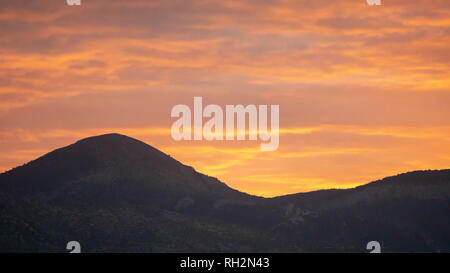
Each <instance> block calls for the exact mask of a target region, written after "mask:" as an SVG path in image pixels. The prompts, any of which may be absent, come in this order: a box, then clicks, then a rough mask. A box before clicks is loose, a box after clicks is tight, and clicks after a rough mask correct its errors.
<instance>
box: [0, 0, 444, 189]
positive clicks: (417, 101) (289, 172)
mask: <svg viewBox="0 0 450 273" xmlns="http://www.w3.org/2000/svg"><path fill="white" fill-rule="evenodd" d="M382 2H383V6H380V7H377V6H368V5H367V4H366V1H365V0H350V1H330V0H327V1H325V0H315V1H293V0H277V1H275V0H252V1H244V0H239V1H234V0H231V1H230V0H227V1H216V0H215V1H212V0H190V1H186V0H178V1H171V0H168V1H144V0H140V1H130V0H127V1H125V0H121V1H119V0H105V1H100V0H82V5H81V6H80V7H76V6H67V5H66V1H65V0H48V1H28V0H22V1H21V0H15V1H1V0H0V31H1V32H0V33H1V35H0V171H5V170H7V169H9V168H11V167H14V166H17V165H21V164H23V163H25V162H27V161H29V160H31V159H34V158H36V157H38V156H40V155H42V154H44V153H46V152H48V151H50V150H53V149H55V148H58V147H60V146H65V145H68V144H70V143H72V142H74V141H76V140H77V139H79V138H82V137H87V136H91V135H98V134H102V133H109V132H119V133H123V134H126V135H129V136H132V137H136V138H138V139H141V140H143V141H145V142H147V143H149V144H150V145H152V146H155V147H156V148H158V149H160V150H162V151H163V152H166V153H169V154H170V155H172V156H173V157H175V158H176V159H178V160H180V161H181V162H183V163H184V164H187V165H191V166H193V167H194V168H195V169H196V170H198V171H200V172H203V173H205V174H208V175H211V176H216V177H218V178H219V179H220V180H222V181H224V182H226V183H227V184H228V185H230V186H231V187H234V188H237V189H239V190H242V191H246V192H249V193H253V194H258V195H264V196H274V195H280V194H287V193H295V192H301V191H310V190H315V189H321V188H335V187H338V188H342V187H352V186H356V185H359V184H364V183H366V182H369V181H371V180H374V179H378V178H382V177H384V176H388V175H394V174H397V173H400V172H405V171H410V170H417V169H442V168H449V167H450V118H449V117H450V107H449V102H450V70H449V64H450V3H449V1H448V0H441V1H429V0H428V1H425V0H419V1H406V0H405V1H400V0H384V1H382ZM194 96H202V97H203V100H204V104H205V105H206V104H219V105H221V106H222V107H224V106H225V105H226V104H243V105H247V104H269V105H271V104H279V105H280V131H281V133H280V146H279V148H278V150H277V151H275V152H261V151H260V150H259V143H255V142H254V141H239V142H238V141H235V142H225V141H212V142H210V141H201V142H194V141H181V142H176V141H173V140H172V137H171V135H170V127H171V125H172V122H173V121H174V119H171V118H170V110H171V108H172V107H173V106H174V105H176V104H188V105H192V101H193V97H194Z"/></svg>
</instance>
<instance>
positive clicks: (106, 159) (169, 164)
mask: <svg viewBox="0 0 450 273" xmlns="http://www.w3.org/2000/svg"><path fill="white" fill-rule="evenodd" d="M0 189H4V190H7V191H10V192H16V193H20V194H25V195H28V194H36V193H44V194H46V195H53V194H55V193H56V192H58V193H59V194H61V196H63V195H64V194H65V193H66V192H67V191H72V192H75V191H76V192H77V195H78V196H79V195H80V193H81V192H84V194H83V195H84V196H90V195H91V194H92V193H93V192H95V193H96V194H99V195H103V196H105V195H108V198H107V199H108V200H110V201H111V200H115V201H119V202H120V201H123V200H124V199H125V198H124V197H125V196H127V197H129V199H135V200H138V199H140V200H149V199H153V200H156V199H158V200H159V199H161V198H163V197H164V196H166V197H169V198H166V199H168V200H169V199H172V201H173V200H175V199H176V200H178V199H179V198H184V196H195V195H202V196H209V195H210V196H211V197H212V196H214V195H216V194H219V195H221V196H222V195H227V196H228V195H229V194H232V195H235V194H236V193H238V192H237V191H235V190H233V189H231V188H229V187H228V186H226V185H225V184H223V183H222V182H220V181H218V180H217V179H215V178H211V177H209V176H206V175H202V174H200V173H197V172H196V171H195V170H194V169H193V168H192V167H189V166H185V165H183V164H181V163H180V162H178V161H177V160H175V159H173V158H172V157H171V156H169V155H167V154H164V153H163V152H161V151H159V150H157V149H155V148H153V147H152V146H150V145H148V144H146V143H144V142H142V141H139V140H137V139H134V138H131V137H128V136H125V135H121V134H116V133H112V134H104V135H99V136H93V137H88V138H84V139H81V140H79V141H77V142H75V143H74V144H71V145H68V146H66V147H62V148H59V149H56V150H54V151H52V152H50V153H48V154H46V155H44V156H42V157H40V158H38V159H36V160H33V161H31V162H29V163H27V164H25V165H23V166H20V167H17V168H14V169H12V170H10V171H8V172H6V173H3V174H1V175H0ZM75 189H76V190H75ZM62 193H64V194H62ZM125 193H128V194H125ZM238 195H240V194H238ZM62 199H65V200H67V198H62ZM76 199H77V200H78V199H79V197H76ZM87 199H89V200H95V198H87ZM164 202H165V201H164Z"/></svg>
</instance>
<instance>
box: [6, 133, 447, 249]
mask: <svg viewBox="0 0 450 273" xmlns="http://www.w3.org/2000/svg"><path fill="white" fill-rule="evenodd" d="M449 182H450V170H439V171H414V172H408V173H405V174H400V175H397V176H392V177H387V178H384V179H381V180H377V181H374V182H371V183H368V184H365V185H361V186H358V187H355V188H352V189H340V190H338V189H329V190H320V191H313V192H307V193H297V194H290V195H283V196H278V197H273V198H263V197H258V196H254V195H249V194H246V193H243V192H240V191H237V190H235V189H232V188H230V187H229V186H227V185H226V184H225V183H223V182H221V181H219V180H218V179H217V178H213V177H210V176H207V175H203V174H201V173H198V172H197V171H195V169H194V168H192V167H189V166H186V165H183V164H182V163H181V162H179V161H177V160H176V159H173V158H172V157H170V156H169V155H166V154H164V153H163V152H161V151H159V150H157V149H156V148H154V147H152V146H150V145H148V144H146V143H144V142H142V141H139V140H136V139H133V138H130V137H127V136H124V135H120V134H106V135H101V136H95V137H89V138H85V139H82V140H79V141H77V142H75V143H74V144H71V145H68V146H66V147H63V148H59V149H56V150H54V151H52V152H50V153H47V154H45V155H43V156H42V157H39V158H38V159H36V160H33V161H30V162H29V163H27V164H24V165H23V166H20V167H17V168H14V169H12V170H10V171H7V172H5V173H2V174H0V215H1V216H0V231H2V234H3V235H1V236H0V251H2V250H3V251H13V252H14V251H34V250H35V251H41V250H42V249H49V248H50V249H54V250H55V251H61V249H60V248H59V247H58V246H59V245H61V244H63V243H64V240H73V239H75V238H80V239H82V241H83V242H84V243H85V244H86V243H87V249H88V250H89V251H91V252H98V251H121V252H134V251H138V252H148V251H150V252H172V251H181V252H192V251H194V252H197V251H203V252H222V251H225V252H246V251H251V252H255V251H256V252H261V251H262V252H279V251H281V252H286V251H287V252H303V251H313V252H327V251H333V252H360V251H364V247H365V246H364V243H365V242H367V240H375V239H378V240H380V241H384V242H387V243H385V246H384V248H385V250H386V251H392V252H398V251H408V252H416V251H426V252H429V251H450V236H449V230H450V219H449V218H448V215H449V213H450V187H449V186H450V183H449ZM412 212H414V213H412ZM181 223H182V224H181ZM180 224H181V225H182V226H180ZM186 232H187V233H188V234H191V235H190V237H189V238H187V237H186ZM139 234H140V235H139ZM105 236H106V237H105ZM108 236H109V237H108ZM34 237H36V238H34ZM110 237H111V238H115V239H105V238H110ZM30 238H31V239H30ZM99 238H104V239H105V240H106V242H104V241H102V240H100V239H99ZM120 238H122V239H120ZM142 242H147V243H148V244H149V245H148V246H147V245H146V246H143V245H142V244H141V243H142Z"/></svg>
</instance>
